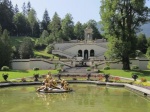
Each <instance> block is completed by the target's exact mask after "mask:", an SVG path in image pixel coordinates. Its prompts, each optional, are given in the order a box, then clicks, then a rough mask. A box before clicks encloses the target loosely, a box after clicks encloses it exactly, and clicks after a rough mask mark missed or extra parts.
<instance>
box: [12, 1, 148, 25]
mask: <svg viewBox="0 0 150 112" xmlns="http://www.w3.org/2000/svg"><path fill="white" fill-rule="evenodd" d="M11 1H12V3H13V5H14V6H15V4H18V7H19V10H20V11H22V8H21V7H22V5H23V3H24V2H25V3H26V4H27V3H28V1H30V3H31V6H32V7H33V8H34V9H35V11H36V12H37V18H38V19H39V20H40V21H41V20H42V18H43V13H44V11H45V9H47V10H48V13H49V16H50V18H52V17H53V15H54V13H55V12H57V13H58V15H59V16H60V18H62V19H63V18H64V17H65V15H66V14H67V13H70V14H72V17H73V21H74V22H75V23H76V22H77V21H80V22H81V23H86V22H87V21H88V20H90V19H94V20H95V21H97V22H98V21H100V15H99V10H100V0H11ZM147 6H149V7H150V0H149V1H148V2H147Z"/></svg>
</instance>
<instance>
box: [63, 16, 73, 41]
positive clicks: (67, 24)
mask: <svg viewBox="0 0 150 112" xmlns="http://www.w3.org/2000/svg"><path fill="white" fill-rule="evenodd" d="M72 20H73V18H72V15H71V14H66V16H65V18H64V19H63V20H62V33H63V36H64V37H63V39H64V40H70V39H74V23H73V21H72Z"/></svg>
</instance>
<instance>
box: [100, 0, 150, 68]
mask: <svg viewBox="0 0 150 112" xmlns="http://www.w3.org/2000/svg"><path fill="white" fill-rule="evenodd" d="M148 11H149V8H148V7H146V6H145V0H101V9H100V15H101V24H102V26H103V30H104V34H105V37H106V38H107V39H108V41H109V46H108V52H107V56H108V57H109V58H119V59H120V60H121V61H122V63H123V69H124V70H129V69H130V60H129V58H130V56H131V54H133V53H135V50H136V31H137V29H139V27H140V25H142V24H143V23H145V22H146V21H147V20H148Z"/></svg>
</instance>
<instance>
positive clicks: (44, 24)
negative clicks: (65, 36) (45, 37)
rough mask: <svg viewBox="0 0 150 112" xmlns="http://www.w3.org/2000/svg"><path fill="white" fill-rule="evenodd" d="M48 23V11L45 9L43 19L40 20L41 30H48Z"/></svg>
mask: <svg viewBox="0 0 150 112" xmlns="http://www.w3.org/2000/svg"><path fill="white" fill-rule="evenodd" d="M49 23H50V17H49V14H48V11H47V10H45V11H44V14H43V20H42V22H41V27H42V30H48V24H49Z"/></svg>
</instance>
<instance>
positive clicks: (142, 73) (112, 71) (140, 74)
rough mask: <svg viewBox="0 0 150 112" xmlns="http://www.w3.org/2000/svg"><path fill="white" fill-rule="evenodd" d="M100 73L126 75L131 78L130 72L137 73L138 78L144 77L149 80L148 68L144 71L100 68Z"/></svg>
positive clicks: (149, 71) (149, 72)
mask: <svg viewBox="0 0 150 112" xmlns="http://www.w3.org/2000/svg"><path fill="white" fill-rule="evenodd" d="M101 73H105V74H110V75H114V76H120V77H127V78H132V74H137V75H138V77H139V78H138V79H139V80H140V79H141V78H146V79H147V80H149V81H150V70H145V71H139V72H137V71H125V70H118V69H110V70H101Z"/></svg>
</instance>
